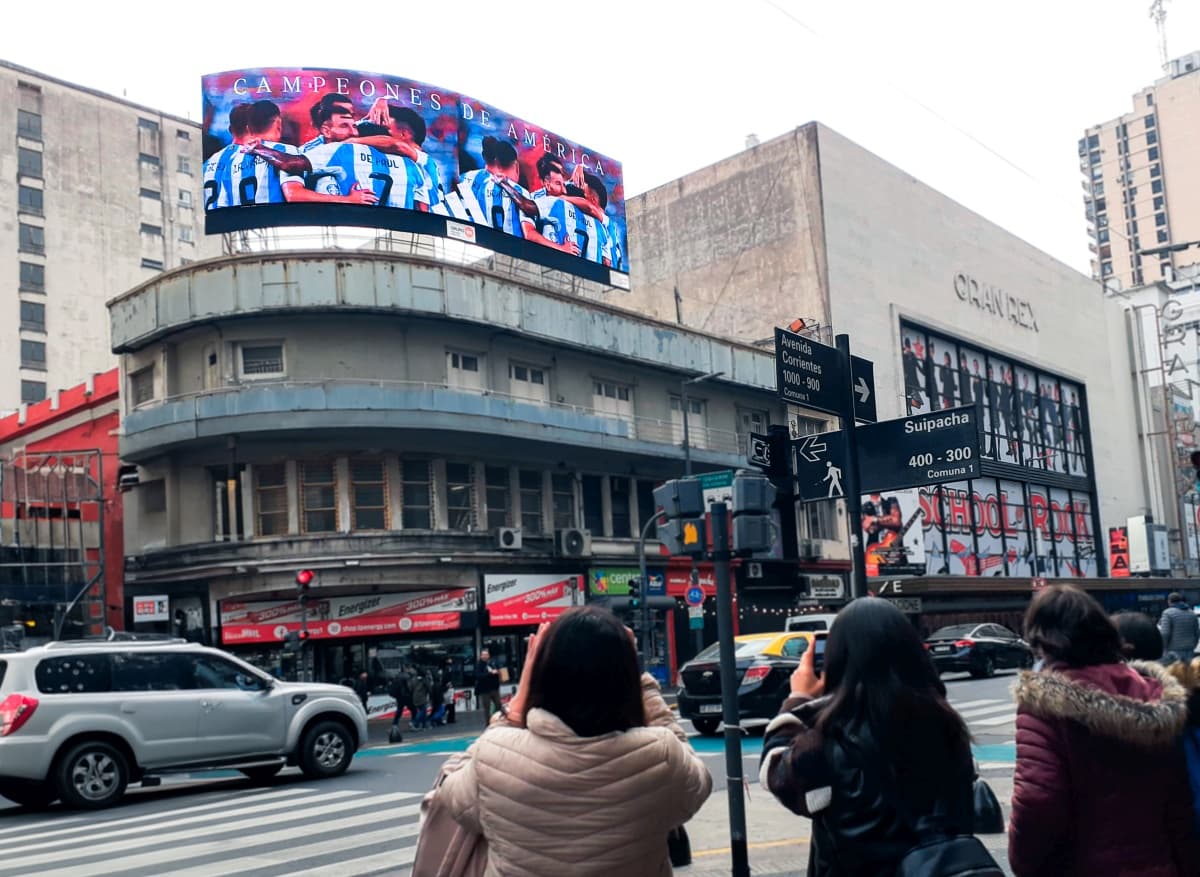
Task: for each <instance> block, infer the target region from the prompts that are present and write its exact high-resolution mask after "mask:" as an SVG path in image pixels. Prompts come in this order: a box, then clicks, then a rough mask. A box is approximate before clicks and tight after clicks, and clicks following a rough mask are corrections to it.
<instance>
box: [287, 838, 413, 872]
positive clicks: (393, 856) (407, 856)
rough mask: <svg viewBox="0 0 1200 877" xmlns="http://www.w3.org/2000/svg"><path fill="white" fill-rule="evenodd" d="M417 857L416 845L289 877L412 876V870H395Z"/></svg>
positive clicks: (313, 869) (348, 860) (309, 869)
mask: <svg viewBox="0 0 1200 877" xmlns="http://www.w3.org/2000/svg"><path fill="white" fill-rule="evenodd" d="M344 846H345V845H344V844H343V848H344ZM416 856H417V847H416V844H413V845H412V846H407V847H404V848H403V849H399V850H396V851H395V852H392V853H376V854H375V855H373V856H362V857H361V858H358V859H347V860H346V861H344V862H339V863H337V864H335V865H319V866H318V867H316V868H308V869H307V870H304V871H289V872H288V877H363V875H364V874H373V873H378V872H383V873H385V874H387V877H401V875H402V874H411V873H412V869H411V868H405V869H404V870H403V871H400V872H397V871H396V870H395V869H396V868H398V867H400V866H402V865H411V864H412V861H413V859H415V858H416Z"/></svg>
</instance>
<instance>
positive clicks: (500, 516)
mask: <svg viewBox="0 0 1200 877" xmlns="http://www.w3.org/2000/svg"><path fill="white" fill-rule="evenodd" d="M483 481H484V502H485V504H486V505H487V525H488V529H489V530H494V529H496V528H497V527H507V526H509V522H510V521H511V520H512V516H511V515H510V514H509V510H508V495H509V493H510V490H509V479H508V467H507V466H486V467H484V470H483Z"/></svg>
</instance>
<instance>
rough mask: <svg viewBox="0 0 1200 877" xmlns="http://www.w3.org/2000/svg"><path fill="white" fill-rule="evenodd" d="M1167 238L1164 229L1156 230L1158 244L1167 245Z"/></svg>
mask: <svg viewBox="0 0 1200 877" xmlns="http://www.w3.org/2000/svg"><path fill="white" fill-rule="evenodd" d="M1169 238H1170V235H1168V234H1167V230H1166V229H1165V228H1160V229H1159V230H1158V242H1159V243H1160V244H1165V243H1167V241H1168V240H1169Z"/></svg>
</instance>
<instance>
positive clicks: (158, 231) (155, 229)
mask: <svg viewBox="0 0 1200 877" xmlns="http://www.w3.org/2000/svg"><path fill="white" fill-rule="evenodd" d="M142 234H145V235H150V236H151V237H162V226H161V225H150V224H149V223H147V222H143V223H142Z"/></svg>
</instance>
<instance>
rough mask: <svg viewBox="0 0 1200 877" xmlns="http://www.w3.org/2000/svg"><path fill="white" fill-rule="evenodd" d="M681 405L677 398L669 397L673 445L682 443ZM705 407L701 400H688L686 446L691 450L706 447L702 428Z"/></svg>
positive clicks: (705, 436)
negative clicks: (691, 448)
mask: <svg viewBox="0 0 1200 877" xmlns="http://www.w3.org/2000/svg"><path fill="white" fill-rule="evenodd" d="M682 405H683V400H682V399H681V398H680V397H679V396H672V397H671V441H672V442H674V443H675V444H679V443H680V442H682V441H683V414H682V413H681V410H682ZM705 407H706V406H705V402H704V400H703V399H692V398H689V399H688V422H687V425H688V444H689V445H690V446H691V447H693V448H704V447H707V446H708V443H707V432H706V430H705V426H704V420H705V418H704V410H705Z"/></svg>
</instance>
